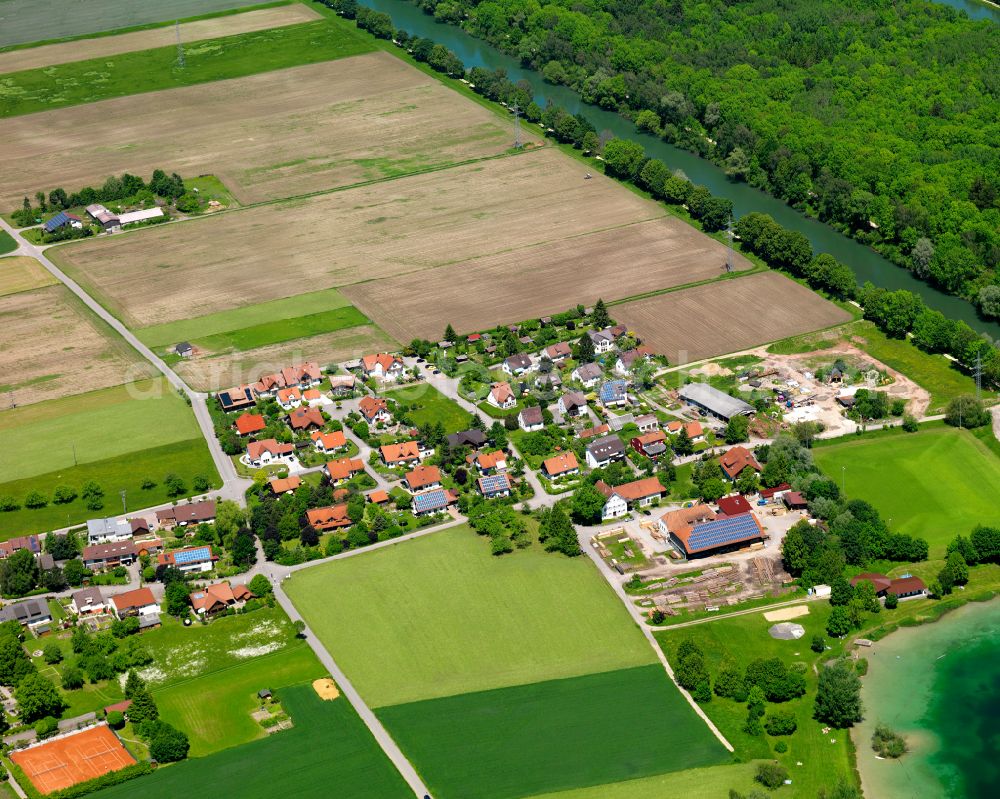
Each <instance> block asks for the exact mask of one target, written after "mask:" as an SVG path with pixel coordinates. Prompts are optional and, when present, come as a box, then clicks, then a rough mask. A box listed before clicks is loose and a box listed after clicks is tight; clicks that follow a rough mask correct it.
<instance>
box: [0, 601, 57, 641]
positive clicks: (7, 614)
mask: <svg viewBox="0 0 1000 799" xmlns="http://www.w3.org/2000/svg"><path fill="white" fill-rule="evenodd" d="M8 621H16V622H17V623H18V624H20V625H21V626H23V627H29V628H31V629H32V630H34V631H35V633H36V634H39V633H42V632H45V631H46V628H47V627H48V625H49V624H51V623H52V611H50V610H49V603H48V602H47V601H46V600H45V599H44V598H39V599H25V600H24V601H23V602H12V603H11V604H9V605H4V606H3V607H2V608H0V624H2V623H3V622H8Z"/></svg>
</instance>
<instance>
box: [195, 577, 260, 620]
mask: <svg viewBox="0 0 1000 799" xmlns="http://www.w3.org/2000/svg"><path fill="white" fill-rule="evenodd" d="M248 599H253V592H251V591H250V589H249V588H247V587H246V586H245V585H230V584H229V583H228V582H221V583H214V584H213V585H206V586H205V587H204V588H199V589H198V590H197V591H194V592H192V593H191V594H190V596H189V597H188V600H189V601H190V602H191V607H192V609H193V610H194V612H195V613H197V614H198V615H199V616H214V615H216V614H217V613H222V612H223V611H225V610H227V609H229V608H233V609H234V610H235V609H237V608H242V607H243V606H244V605H245V604H246V603H247V600H248Z"/></svg>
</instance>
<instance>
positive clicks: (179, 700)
mask: <svg viewBox="0 0 1000 799" xmlns="http://www.w3.org/2000/svg"><path fill="white" fill-rule="evenodd" d="M325 676H326V672H325V671H324V669H323V667H322V666H321V665H320V663H319V661H318V660H317V659H316V656H315V655H314V654H313V651H312V649H310V648H309V646H308V645H307V644H305V643H303V642H298V645H297V646H293V647H292V648H287V649H280V650H278V651H276V652H273V653H271V654H266V655H262V656H261V657H256V658H253V659H250V660H246V661H242V662H240V663H238V664H237V665H234V666H229V667H226V668H223V669H220V670H218V671H214V672H209V673H206V674H204V675H202V676H198V677H194V678H192V679H190V680H187V681H185V682H182V683H176V684H174V685H172V686H169V687H167V688H162V689H158V690H156V691H154V694H153V695H154V698H155V699H156V703H157V705H158V706H159V708H160V718H162V719H164V720H165V721H168V722H170V723H171V724H173V725H174V726H176V727H178V728H179V729H182V730H184V731H185V732H186V733H187V735H188V738H189V739H190V740H191V756H192V757H204V756H205V755H209V754H212V753H213V752H218V751H219V750H222V749H228V748H229V747H232V746H238V745H239V744H244V743H248V742H249V741H253V740H255V739H257V738H263V737H264V736H265V735H266V733H265V731H264V728H263V727H261V726H260V724H258V723H257V722H256V721H254V719H253V718H251V716H250V714H251V713H253V712H254V711H255V710H256V709H257V708H258V707H259V705H260V702H259V700H258V699H257V692H258V691H259V690H261V689H262V688H269V689H271V691H274V692H277V691H278V689H280V688H284V687H286V686H288V685H296V684H300V683H303V682H312V681H313V680H315V679H317V678H319V677H325Z"/></svg>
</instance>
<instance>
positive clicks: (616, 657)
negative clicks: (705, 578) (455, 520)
mask: <svg viewBox="0 0 1000 799" xmlns="http://www.w3.org/2000/svg"><path fill="white" fill-rule="evenodd" d="M285 590H286V591H287V592H288V595H289V596H290V597H291V598H292V600H293V601H294V602H295V605H296V607H297V608H298V609H299V612H300V613H302V615H303V617H304V618H305V619H306V621H307V622H308V623H309V625H310V628H311V630H312V631H313V632H314V633H315V634H316V635H318V636H319V638H320V639H321V640H322V641H323V643H324V645H325V646H326V648H327V649H328V650H329V651H330V652H331V653H332V654H333V656H334V657H335V658H336V659H337V662H338V663H339V664H340V666H341V667H342V668H343V669H344V671H346V672H347V674H348V675H349V676H350V678H351V680H352V681H353V682H354V685H355V687H356V688H357V689H358V690H359V691H360V692H361V694H362V696H364V697H365V700H366V701H367V702H368V704H369V705H370V706H372V707H382V706H386V705H398V704H402V703H404V702H414V701H418V700H422V699H431V698H435V697H444V696H452V695H454V694H461V693H467V692H470V691H484V690H490V689H493V688H503V687H509V686H514V685H524V684H527V683H533V682H539V681H542V680H554V679H560V678H566V677H576V676H580V675H582V674H590V673H596V672H606V671H615V670H617V669H624V668H630V667H632V666H642V665H647V664H649V663H652V662H654V653H653V652H652V651H651V650H650V648H649V645H648V644H647V642H646V641H645V640H644V638H643V637H642V635H641V634H640V633H639V631H638V630H637V629H636V627H635V625H634V623H633V622H632V621H631V620H630V618H629V616H628V614H627V613H626V611H625V609H624V608H623V607H621V604H620V603H619V601H618V600H617V598H616V597H615V596H614V594H613V593H612V592H611V589H610V588H609V587H608V586H607V585H606V584H605V582H604V581H603V579H602V578H601V577H600V575H599V574H598V573H597V572H596V570H595V569H594V567H593V566H592V565H591V564H590V563H589V562H588V561H587V560H586V559H584V558H576V559H570V558H566V557H564V556H562V555H557V554H554V553H546V552H543V551H541V550H540V549H538V548H534V547H533V548H530V549H526V550H520V551H517V552H514V553H511V554H510V555H506V556H504V557H502V558H496V557H493V556H491V555H490V554H489V547H488V546H487V544H486V542H485V541H483V539H481V538H479V536H477V535H476V534H475V533H474V532H473V531H472V530H471V529H470V528H469V527H467V526H464V525H463V526H460V527H455V528H451V529H448V530H442V531H441V532H439V533H435V534H434V535H429V536H425V537H423V538H419V539H415V540H413V541H407V542H406V543H404V544H402V545H399V546H394V547H389V548H387V549H382V550H379V551H377V552H370V553H364V554H360V555H357V556H355V557H352V558H347V559H344V560H341V561H335V562H332V563H327V564H323V565H319V566H316V567H314V568H310V569H306V570H304V571H301V572H298V573H296V574H295V576H294V578H293V579H291V580H289V581H288V582H287V583H286V586H285ZM331 608H335V609H336V611H335V612H331ZM373 664H378V665H377V667H373Z"/></svg>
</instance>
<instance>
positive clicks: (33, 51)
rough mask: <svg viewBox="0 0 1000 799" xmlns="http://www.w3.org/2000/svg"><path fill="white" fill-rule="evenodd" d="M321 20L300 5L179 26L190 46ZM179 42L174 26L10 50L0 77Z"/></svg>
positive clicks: (0, 63)
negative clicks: (221, 38) (217, 38)
mask: <svg viewBox="0 0 1000 799" xmlns="http://www.w3.org/2000/svg"><path fill="white" fill-rule="evenodd" d="M319 18H320V15H319V14H317V13H316V12H315V11H314V10H313V9H311V8H308V7H306V6H304V5H302V4H301V3H296V4H294V5H289V6H280V7H278V8H263V9H259V10H257V11H247V12H245V13H243V14H233V15H230V16H226V17H215V18H214V19H199V20H195V21H193V22H185V23H183V24H182V25H181V26H180V32H181V40H182V41H183V42H185V43H188V42H197V41H201V40H202V39H214V38H216V37H218V36H236V35H237V34H240V33H251V32H253V31H259V30H266V29H267V28H282V27H284V26H286V25H297V24H299V23H301V22H312V21H313V20H315V19H319ZM176 41H177V40H176V38H175V34H174V26H173V25H168V26H165V27H162V28H154V29H152V30H147V31H134V32H132V33H122V34H119V35H118V36H101V37H99V38H96V39H81V40H78V41H75V42H61V43H59V44H45V45H42V46H41V47H30V48H26V49H23V50H11V51H9V52H6V53H0V73H6V72H20V71H21V70H25V69H37V68H38V67H47V66H53V65H55V64H68V63H71V62H73V61H86V60H88V59H91V58H101V57H102V56H109V55H115V54H116V53H132V52H135V51H137V50H152V49H153V48H155V47H172V46H173V45H174V44H175V43H176Z"/></svg>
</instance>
